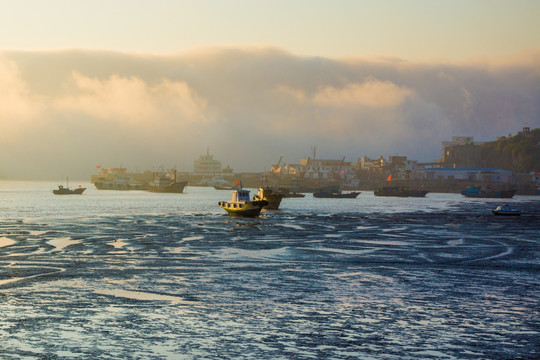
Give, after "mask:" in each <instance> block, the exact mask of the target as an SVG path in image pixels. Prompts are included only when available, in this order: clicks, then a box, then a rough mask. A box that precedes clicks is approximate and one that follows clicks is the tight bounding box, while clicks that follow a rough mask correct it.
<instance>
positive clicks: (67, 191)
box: [52, 179, 86, 195]
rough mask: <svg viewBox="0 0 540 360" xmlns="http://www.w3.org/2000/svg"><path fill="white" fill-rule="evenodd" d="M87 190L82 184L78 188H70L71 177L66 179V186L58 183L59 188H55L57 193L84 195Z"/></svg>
mask: <svg viewBox="0 0 540 360" xmlns="http://www.w3.org/2000/svg"><path fill="white" fill-rule="evenodd" d="M84 190H86V188H83V187H82V186H81V185H79V187H78V188H76V189H70V188H69V179H66V186H65V187H64V186H63V185H58V189H56V190H53V191H52V192H53V194H55V195H82V193H83V192H84Z"/></svg>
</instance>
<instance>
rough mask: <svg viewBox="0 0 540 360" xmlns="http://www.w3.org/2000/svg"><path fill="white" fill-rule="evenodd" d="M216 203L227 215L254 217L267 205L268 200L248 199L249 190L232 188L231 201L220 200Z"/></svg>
mask: <svg viewBox="0 0 540 360" xmlns="http://www.w3.org/2000/svg"><path fill="white" fill-rule="evenodd" d="M218 205H219V206H220V207H221V208H222V209H224V210H225V211H226V212H228V213H229V215H236V216H246V217H256V216H259V214H260V213H261V210H262V208H263V207H265V206H267V205H268V201H266V200H259V201H250V200H249V190H234V191H233V192H232V198H231V201H220V202H219V203H218Z"/></svg>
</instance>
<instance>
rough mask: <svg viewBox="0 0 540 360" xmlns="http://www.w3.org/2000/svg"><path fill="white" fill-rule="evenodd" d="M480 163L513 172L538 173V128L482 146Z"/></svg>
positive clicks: (539, 140)
mask: <svg viewBox="0 0 540 360" xmlns="http://www.w3.org/2000/svg"><path fill="white" fill-rule="evenodd" d="M482 163H483V166H485V167H496V168H502V169H507V170H512V171H514V172H521V173H528V172H531V171H534V172H540V128H538V129H534V130H532V131H530V132H528V133H525V132H521V133H519V134H517V135H516V136H512V137H509V138H506V137H502V138H499V139H497V140H496V141H491V142H488V143H485V144H482Z"/></svg>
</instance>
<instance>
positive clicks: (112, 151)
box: [0, 47, 540, 179]
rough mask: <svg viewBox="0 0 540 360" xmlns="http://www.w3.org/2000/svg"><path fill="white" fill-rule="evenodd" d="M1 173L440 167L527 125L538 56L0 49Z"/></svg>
mask: <svg viewBox="0 0 540 360" xmlns="http://www.w3.org/2000/svg"><path fill="white" fill-rule="evenodd" d="M0 91H1V93H2V97H0V109H1V111H0V164H1V168H0V176H1V177H4V178H19V179H20V178H28V179H31V178H45V179H58V178H60V177H61V176H70V177H71V178H77V177H78V178H80V179H87V178H88V177H89V175H90V174H91V173H92V172H93V171H94V169H95V166H96V165H98V164H99V165H102V166H104V167H112V166H120V165H123V166H127V167H128V168H129V169H130V170H136V169H138V170H145V169H152V167H159V166H165V167H172V166H173V165H176V166H177V168H178V169H180V170H185V171H191V170H192V164H193V160H194V159H196V158H198V156H199V154H201V153H204V152H205V150H206V147H207V146H210V149H211V151H212V152H213V153H214V154H215V155H216V158H218V159H219V160H221V161H222V162H223V163H224V164H230V166H231V167H233V168H234V169H235V170H238V171H262V170H265V169H268V168H269V166H270V164H271V163H272V162H275V161H277V159H278V158H279V157H280V156H282V155H283V157H284V159H285V161H287V162H296V161H298V159H299V158H301V157H306V156H308V154H309V152H310V149H311V147H312V146H314V145H315V146H317V148H318V154H319V155H320V157H326V158H341V157H343V156H346V157H347V159H348V160H349V161H356V158H357V157H360V156H363V155H367V156H372V157H378V156H379V155H384V156H388V155H407V156H409V158H412V159H417V160H421V161H433V160H435V159H437V158H438V157H440V144H441V141H443V140H448V139H450V138H451V136H453V135H471V136H474V137H475V138H476V139H478V140H492V139H495V138H496V137H497V136H501V135H507V134H508V133H516V132H517V131H519V130H520V129H521V128H522V127H523V126H530V127H532V128H534V127H540V51H538V50H535V51H529V52H524V53H521V54H516V55H512V56H508V57H505V58H501V59H475V60H471V61H469V62H466V63H416V62H408V61H404V60H400V59H387V58H386V59H376V58H347V59H329V58H314V57H300V56H295V55H294V54H290V53H287V52H284V51H282V50H280V49H277V48H272V47H215V48H204V49H197V50H192V51H188V52H183V53H178V54H170V55H161V56H157V55H147V54H125V53H114V52H99V51H82V50H65V51H48V52H2V53H0Z"/></svg>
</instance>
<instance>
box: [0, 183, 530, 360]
mask: <svg viewBox="0 0 540 360" xmlns="http://www.w3.org/2000/svg"><path fill="white" fill-rule="evenodd" d="M78 184H79V183H77V182H71V184H70V185H71V186H77V185H78ZM56 185H57V184H56V183H52V182H7V181H3V182H1V181H0V359H34V358H35V359H70V358H72V359H516V358H518V359H535V358H539V357H540V197H522V196H516V197H514V199H511V200H505V203H510V204H511V205H512V206H513V207H515V208H518V209H521V210H522V211H523V212H524V214H523V215H522V216H520V217H515V218H500V217H495V216H493V215H491V213H490V210H491V209H494V208H495V207H496V205H497V204H499V203H500V202H499V201H496V200H487V199H485V200H484V199H467V198H464V197H462V196H461V195H458V194H431V193H430V194H428V195H427V197H426V198H381V197H375V196H374V195H373V193H372V192H362V194H361V195H360V196H359V197H358V198H356V199H316V198H313V197H312V195H311V194H308V195H306V197H305V198H301V199H284V200H283V202H282V205H281V210H279V211H272V212H263V215H262V216H261V217H258V218H255V219H242V218H234V217H230V216H228V215H226V213H225V212H224V211H223V210H222V209H220V208H219V207H218V206H217V202H218V201H221V200H229V199H230V192H229V191H216V190H214V189H212V188H200V187H187V188H186V190H185V193H184V194H153V193H149V192H143V191H132V192H121V191H104V190H101V191H100V190H96V189H95V188H94V187H93V185H90V184H88V183H87V182H86V183H81V185H83V186H86V187H88V189H87V190H86V192H85V193H84V194H83V195H81V196H76V195H74V196H56V195H53V194H52V189H53V188H55V187H56Z"/></svg>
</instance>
